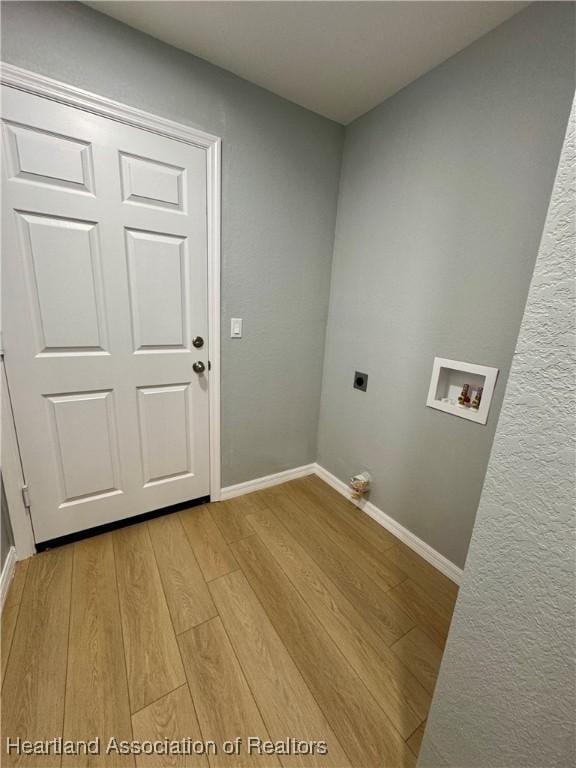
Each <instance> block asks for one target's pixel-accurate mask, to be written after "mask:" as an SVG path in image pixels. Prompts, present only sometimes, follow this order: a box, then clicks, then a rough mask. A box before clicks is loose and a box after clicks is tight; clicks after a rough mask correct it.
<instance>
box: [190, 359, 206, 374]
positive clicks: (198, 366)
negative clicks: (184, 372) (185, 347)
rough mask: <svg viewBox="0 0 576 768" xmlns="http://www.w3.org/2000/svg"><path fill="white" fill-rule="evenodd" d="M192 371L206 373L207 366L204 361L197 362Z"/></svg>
mask: <svg viewBox="0 0 576 768" xmlns="http://www.w3.org/2000/svg"><path fill="white" fill-rule="evenodd" d="M192 369H193V370H194V373H204V371H205V370H206V366H205V365H204V363H203V362H202V360H196V362H195V363H193V364H192Z"/></svg>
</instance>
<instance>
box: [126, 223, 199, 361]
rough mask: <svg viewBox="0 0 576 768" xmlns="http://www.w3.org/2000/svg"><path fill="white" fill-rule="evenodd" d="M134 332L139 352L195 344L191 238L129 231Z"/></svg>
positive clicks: (127, 232) (129, 263)
mask: <svg viewBox="0 0 576 768" xmlns="http://www.w3.org/2000/svg"><path fill="white" fill-rule="evenodd" d="M126 251H127V256H128V275H129V283H130V303H131V310H132V331H133V337H134V339H133V341H134V350H135V351H136V352H139V353H142V352H161V351H166V352H174V351H177V350H183V349H184V350H186V349H189V348H190V328H189V326H190V320H189V311H190V302H191V299H190V290H189V286H190V275H189V269H190V265H189V259H188V249H187V243H186V240H185V239H184V238H182V237H178V236H174V235H169V234H161V233H157V232H141V231H137V230H130V229H127V230H126Z"/></svg>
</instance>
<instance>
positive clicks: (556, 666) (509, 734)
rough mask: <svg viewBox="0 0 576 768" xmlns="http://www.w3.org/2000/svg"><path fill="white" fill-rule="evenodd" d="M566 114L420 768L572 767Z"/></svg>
mask: <svg viewBox="0 0 576 768" xmlns="http://www.w3.org/2000/svg"><path fill="white" fill-rule="evenodd" d="M575 201H576V114H575V113H574V111H573V114H572V117H571V120H570V124H569V128H568V133H567V136H566V141H565V144H564V149H563V153H562V157H561V160H560V165H559V168H558V175H557V177H556V183H555V186H554V192H553V194H552V199H551V202H550V208H549V211H548V218H547V221H546V225H545V228H544V234H543V237H542V242H541V245H540V252H539V254H538V260H537V262H536V267H535V270H534V277H533V279H532V284H531V287H530V293H529V296H528V302H527V305H526V311H525V314H524V319H523V321H522V326H521V329H520V335H519V338H518V344H517V347H516V353H515V355H514V361H513V364H512V370H511V373H510V378H509V381H508V387H507V389H506V396H505V399H504V404H503V406H502V413H501V416H500V421H499V423H498V429H497V432H496V438H495V440H494V447H493V450H492V453H491V456H490V463H489V466H488V472H487V474H486V482H485V485H484V489H483V491H482V498H481V502H480V507H479V509H478V519H477V522H476V526H475V528H474V535H473V537H472V543H471V546H470V554H469V555H468V561H467V565H466V572H465V575H464V584H463V586H462V588H461V591H460V596H459V599H458V604H457V607H456V612H455V616H454V620H453V623H452V629H451V631H450V637H449V640H448V645H447V648H446V652H445V656H444V660H443V662H442V669H441V672H440V677H439V681H438V685H437V688H436V693H435V696H434V701H433V704H432V709H431V712H430V717H429V721H428V727H427V730H426V735H425V737H424V743H423V746H422V752H421V757H420V761H419V763H418V766H419V768H440V766H450V768H462V766H466V768H488V767H489V768H569V766H573V765H576V720H575V712H576V685H575V680H576V657H575V654H576V644H575V636H576V603H575V600H574V584H575V562H576V560H575V557H574V522H575V521H574V516H575V511H574V510H575V507H574V456H575V448H576V423H575V410H574V409H575V405H576V388H575V383H574V379H575V377H574V374H575V371H576V355H575V353H574V352H575V350H574V339H575V336H574V332H575V330H576V329H575V322H574V306H575V297H576V291H575V277H574V275H575V272H574V267H575V261H576V260H575V256H576V237H575V220H574V212H575V211H574V209H575Z"/></svg>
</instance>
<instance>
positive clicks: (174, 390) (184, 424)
mask: <svg viewBox="0 0 576 768" xmlns="http://www.w3.org/2000/svg"><path fill="white" fill-rule="evenodd" d="M191 394H192V392H191V385H190V383H189V382H186V383H184V384H172V385H170V386H156V387H139V389H138V411H139V420H140V439H141V444H142V474H143V477H144V483H145V485H153V484H157V483H161V482H166V481H170V480H176V479H179V478H182V477H185V476H192V475H193V473H194V469H193V445H192V434H191V426H192V421H191V415H192V414H191Z"/></svg>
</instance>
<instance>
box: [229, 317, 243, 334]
mask: <svg viewBox="0 0 576 768" xmlns="http://www.w3.org/2000/svg"><path fill="white" fill-rule="evenodd" d="M230 338H231V339H241V338H242V318H241V317H231V318H230Z"/></svg>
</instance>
